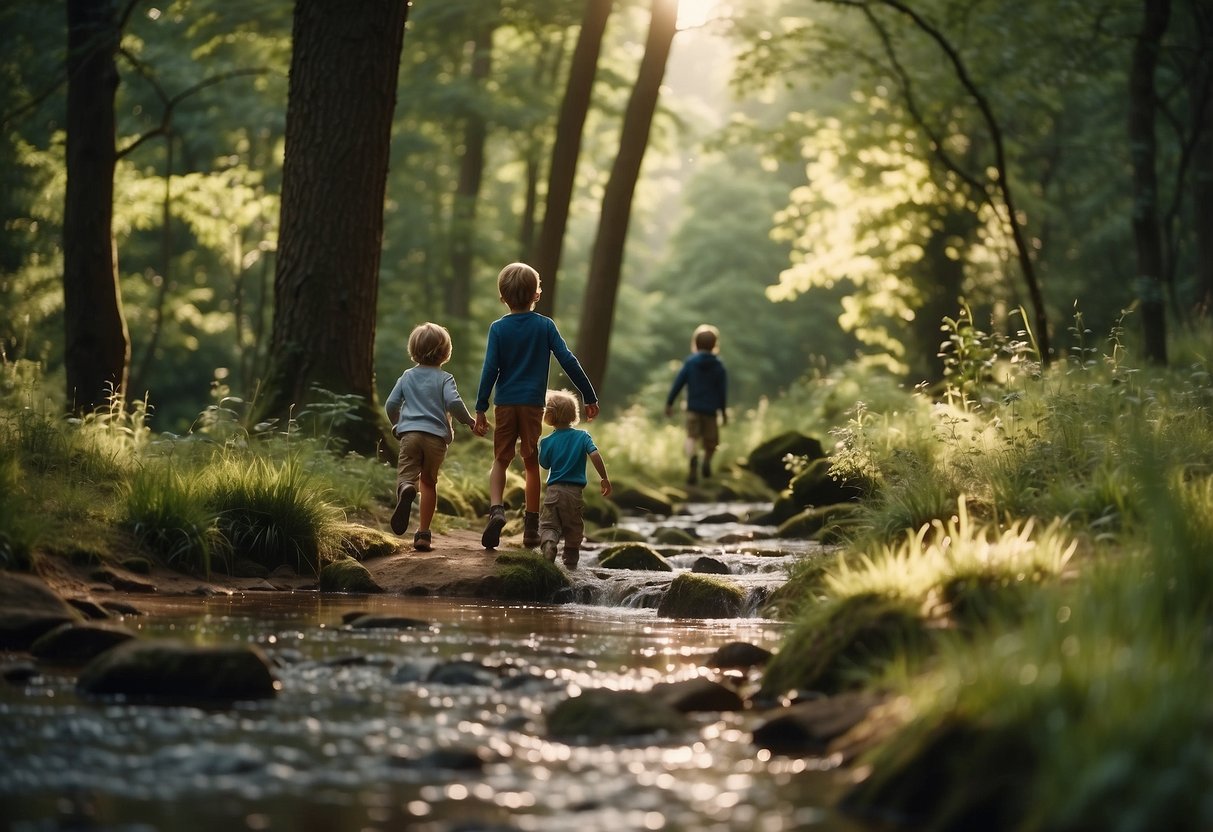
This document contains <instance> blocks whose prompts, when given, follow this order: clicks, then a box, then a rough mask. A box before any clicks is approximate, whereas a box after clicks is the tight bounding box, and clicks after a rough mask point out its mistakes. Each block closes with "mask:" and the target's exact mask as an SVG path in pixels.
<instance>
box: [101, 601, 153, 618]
mask: <svg viewBox="0 0 1213 832" xmlns="http://www.w3.org/2000/svg"><path fill="white" fill-rule="evenodd" d="M101 606H102V607H103V608H104V609H106V610H108V611H109V612H112V613H116V614H118V615H143V610H141V609H139V608H138V607H136V606H134V605H133V604H128V603H126V602H125V601H102V602H101Z"/></svg>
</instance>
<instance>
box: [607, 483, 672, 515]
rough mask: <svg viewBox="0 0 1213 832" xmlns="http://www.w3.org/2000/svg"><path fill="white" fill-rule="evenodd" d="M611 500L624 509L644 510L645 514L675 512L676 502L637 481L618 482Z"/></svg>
mask: <svg viewBox="0 0 1213 832" xmlns="http://www.w3.org/2000/svg"><path fill="white" fill-rule="evenodd" d="M610 499H611V501H612V502H614V503H615V505H617V506H619V507H620V508H622V509H630V510H632V511H642V512H644V513H645V514H660V515H663V516H665V517H669V516H670V515H671V514H673V513H674V504H673V503H672V502H670V500H669V498H667V497H666V496H665V495H664V494H662V493H661V492H660V491H655V490H653V489H652V488H647V487H645V486H643V485H638V484H637V483H616V484H615V488H614V489H613V490H612V491H611V497H610Z"/></svg>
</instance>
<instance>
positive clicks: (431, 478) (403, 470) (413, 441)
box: [396, 430, 446, 490]
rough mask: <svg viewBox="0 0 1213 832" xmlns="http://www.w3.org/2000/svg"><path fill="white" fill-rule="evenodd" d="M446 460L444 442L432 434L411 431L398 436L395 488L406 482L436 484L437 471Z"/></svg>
mask: <svg viewBox="0 0 1213 832" xmlns="http://www.w3.org/2000/svg"><path fill="white" fill-rule="evenodd" d="M444 459H446V440H445V439H443V438H442V437H440V436H435V435H434V434H432V433H423V432H422V431H418V430H411V431H409V432H408V433H402V434H400V457H399V458H398V459H397V462H396V488H397V490H399V488H400V486H401V485H403V484H404V483H406V482H411V483H412V484H413V485H416V484H417V478H418V477H420V478H421V479H422V480H423V481H424V482H425V483H426V484H428V485H437V484H438V469H439V468H441V467H442V461H443V460H444Z"/></svg>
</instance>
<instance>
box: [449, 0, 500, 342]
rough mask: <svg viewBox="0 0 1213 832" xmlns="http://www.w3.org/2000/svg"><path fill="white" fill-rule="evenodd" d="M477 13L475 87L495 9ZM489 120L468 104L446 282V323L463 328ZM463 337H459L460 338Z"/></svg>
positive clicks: (487, 66) (487, 67)
mask: <svg viewBox="0 0 1213 832" xmlns="http://www.w3.org/2000/svg"><path fill="white" fill-rule="evenodd" d="M485 14H486V15H487V17H484V16H482V17H480V18H479V23H478V25H477V26H476V31H475V35H474V36H473V40H472V66H471V79H472V84H473V85H474V87H475V88H476V89H477V90H483V89H484V83H485V81H486V80H487V79H488V77H489V75H490V74H491V72H492V59H493V29H494V28H496V25H497V21H496V9H491V10H486V11H485ZM488 134H489V129H488V121H487V119H485V116H484V113H483V111H482V110H481V109H480V108H479V107H476V106H473V107H471V108H469V110H468V113H467V117H466V118H465V119H464V127H463V153H462V154H461V155H460V157H459V183H458V185H457V186H456V189H455V202H454V205H453V207H452V209H451V282H450V284H449V285H448V286H447V299H446V300H447V303H446V312H447V315H448V316H449V318H450V320H449V322H448V325H455V326H459V328H460V329H465V328H466V324H465V322H466V321H467V320H468V318H469V317H470V313H471V298H472V261H473V257H474V255H475V249H476V203H477V201H478V200H479V199H480V183H481V181H482V180H483V178H484V146H485V142H486V141H487V139H488ZM460 340H462V339H460Z"/></svg>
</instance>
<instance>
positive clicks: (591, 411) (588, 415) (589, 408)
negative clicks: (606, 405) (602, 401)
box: [585, 402, 598, 422]
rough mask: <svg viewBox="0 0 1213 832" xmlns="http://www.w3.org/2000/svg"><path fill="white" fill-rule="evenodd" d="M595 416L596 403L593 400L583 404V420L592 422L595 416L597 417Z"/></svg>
mask: <svg viewBox="0 0 1213 832" xmlns="http://www.w3.org/2000/svg"><path fill="white" fill-rule="evenodd" d="M597 416H598V403H597V402H595V403H594V404H587V405H586V406H585V420H586V421H587V422H592V421H594V419H595V418H597Z"/></svg>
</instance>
